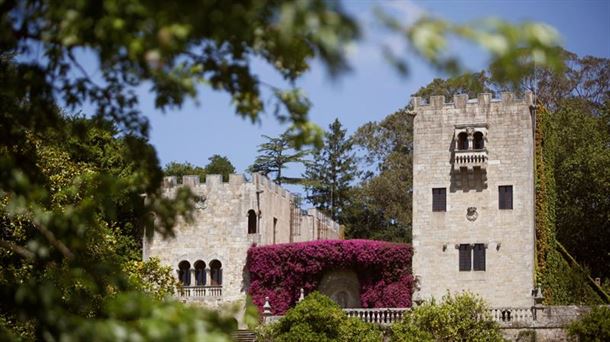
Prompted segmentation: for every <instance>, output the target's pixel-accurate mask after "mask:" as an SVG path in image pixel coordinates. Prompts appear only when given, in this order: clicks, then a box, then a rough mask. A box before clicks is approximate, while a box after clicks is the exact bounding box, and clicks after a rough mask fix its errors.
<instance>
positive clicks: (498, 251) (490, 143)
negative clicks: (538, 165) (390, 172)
mask: <svg viewBox="0 0 610 342" xmlns="http://www.w3.org/2000/svg"><path fill="white" fill-rule="evenodd" d="M412 106H413V110H414V112H413V115H414V119H413V120H414V121H413V130H414V132H413V139H414V141H413V145H414V153H413V247H414V251H415V252H414V253H415V254H414V256H413V274H414V275H415V277H416V279H418V282H419V292H418V293H416V296H418V297H419V298H420V299H429V298H430V297H434V298H437V299H440V298H442V296H443V295H445V294H446V293H447V291H450V292H452V293H456V292H459V291H462V290H469V291H471V292H474V293H478V294H480V295H481V296H482V297H483V298H484V299H485V300H487V301H488V302H489V303H490V305H491V306H492V307H494V306H495V307H498V306H504V307H506V306H530V305H533V304H534V299H533V297H532V290H533V288H534V287H535V285H534V245H535V229H534V203H535V202H534V195H535V191H534V138H533V134H534V131H533V129H534V125H535V116H534V115H533V114H532V112H531V108H533V107H532V106H533V96H532V94H531V93H526V94H525V96H524V98H523V99H516V98H515V97H514V96H513V94H511V93H503V94H502V95H501V98H500V99H492V98H491V94H481V95H479V97H478V98H477V99H468V95H457V96H454V98H453V102H452V103H445V97H444V96H432V97H431V98H430V101H429V103H427V104H426V103H423V101H422V99H421V98H417V97H416V98H413V100H412Z"/></svg>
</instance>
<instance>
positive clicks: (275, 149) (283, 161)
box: [249, 132, 309, 184]
mask: <svg viewBox="0 0 610 342" xmlns="http://www.w3.org/2000/svg"><path fill="white" fill-rule="evenodd" d="M263 138H265V139H267V142H265V143H262V144H260V145H259V146H258V153H259V155H258V156H257V157H256V160H255V161H254V164H252V165H251V166H250V168H249V170H250V172H260V173H262V174H263V175H265V176H269V175H274V177H273V180H274V181H275V182H276V183H277V184H282V183H289V184H294V183H300V182H301V178H296V177H287V176H285V175H284V174H283V173H282V171H283V170H284V169H286V168H287V167H288V164H291V163H297V164H298V163H301V164H302V163H304V162H305V156H307V154H308V153H309V151H308V150H300V151H297V150H295V149H294V145H293V144H292V142H291V141H290V137H289V135H288V133H286V132H285V133H283V134H282V135H280V136H279V137H275V138H272V137H269V136H266V135H263Z"/></svg>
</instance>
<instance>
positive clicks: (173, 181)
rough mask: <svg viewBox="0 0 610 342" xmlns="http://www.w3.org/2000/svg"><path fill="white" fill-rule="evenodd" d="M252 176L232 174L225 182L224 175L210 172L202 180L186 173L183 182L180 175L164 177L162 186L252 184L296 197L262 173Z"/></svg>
mask: <svg viewBox="0 0 610 342" xmlns="http://www.w3.org/2000/svg"><path fill="white" fill-rule="evenodd" d="M251 176H252V177H251V179H250V180H247V179H246V177H245V176H244V175H243V174H230V175H229V181H228V182H224V181H223V179H222V175H218V174H210V175H206V176H205V182H201V180H200V178H199V176H197V175H184V176H182V183H181V184H180V183H178V177H176V176H166V177H163V184H162V187H163V189H165V190H171V189H173V188H178V187H182V186H188V187H191V188H193V189H198V190H208V191H210V190H212V189H215V188H238V187H240V186H242V185H251V186H254V187H255V188H256V190H257V191H269V192H271V193H275V194H277V195H279V196H282V197H284V198H289V199H291V200H292V199H293V198H294V197H296V196H295V195H293V194H292V193H291V192H289V191H288V190H286V189H284V188H283V187H282V186H280V185H278V184H276V183H275V182H273V181H272V180H271V179H269V178H267V177H266V176H264V175H262V174H260V173H256V172H255V173H252V175H251Z"/></svg>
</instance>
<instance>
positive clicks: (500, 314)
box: [489, 307, 534, 324]
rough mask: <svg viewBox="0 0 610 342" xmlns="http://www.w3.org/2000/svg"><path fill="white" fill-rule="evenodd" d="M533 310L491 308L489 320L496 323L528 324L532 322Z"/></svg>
mask: <svg viewBox="0 0 610 342" xmlns="http://www.w3.org/2000/svg"><path fill="white" fill-rule="evenodd" d="M532 311H533V309H532V308H531V307H530V308H510V307H506V308H492V309H489V312H490V314H491V318H492V319H493V320H494V321H496V322H498V323H501V324H502V323H529V322H532V321H534V315H533V312H532Z"/></svg>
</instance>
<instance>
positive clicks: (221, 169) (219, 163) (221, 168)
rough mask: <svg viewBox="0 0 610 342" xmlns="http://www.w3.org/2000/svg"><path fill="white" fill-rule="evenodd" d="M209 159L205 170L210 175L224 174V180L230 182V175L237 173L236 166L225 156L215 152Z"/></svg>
mask: <svg viewBox="0 0 610 342" xmlns="http://www.w3.org/2000/svg"><path fill="white" fill-rule="evenodd" d="M208 160H209V161H210V162H209V163H208V165H206V166H205V172H206V173H207V174H208V175H222V181H223V182H228V181H229V175H230V174H232V173H235V166H233V164H231V161H230V160H229V158H227V157H225V156H221V155H218V154H215V155H213V156H211V157H210V158H208Z"/></svg>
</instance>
